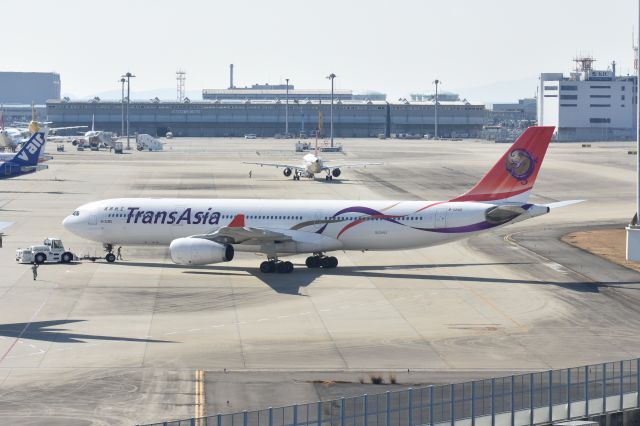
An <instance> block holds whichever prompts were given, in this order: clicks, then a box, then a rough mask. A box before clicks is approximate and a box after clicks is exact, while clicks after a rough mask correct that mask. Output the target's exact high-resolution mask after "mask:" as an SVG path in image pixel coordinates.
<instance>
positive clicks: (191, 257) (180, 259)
mask: <svg viewBox="0 0 640 426" xmlns="http://www.w3.org/2000/svg"><path fill="white" fill-rule="evenodd" d="M169 252H170V253H171V260H173V262H174V263H177V264H179V265H206V264H209V263H220V262H229V261H230V260H232V259H233V254H234V250H233V246H231V245H228V244H218V243H216V242H214V241H209V240H205V239H203V238H177V239H175V240H173V241H171V244H170V245H169Z"/></svg>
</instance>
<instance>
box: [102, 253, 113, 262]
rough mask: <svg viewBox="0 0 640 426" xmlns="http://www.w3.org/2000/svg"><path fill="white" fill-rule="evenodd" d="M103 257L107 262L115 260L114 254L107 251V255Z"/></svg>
mask: <svg viewBox="0 0 640 426" xmlns="http://www.w3.org/2000/svg"><path fill="white" fill-rule="evenodd" d="M104 258H105V260H106V261H107V262H109V263H113V262H115V261H116V255H115V254H113V253H107V255H106V256H105V257H104Z"/></svg>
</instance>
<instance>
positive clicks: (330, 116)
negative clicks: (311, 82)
mask: <svg viewBox="0 0 640 426" xmlns="http://www.w3.org/2000/svg"><path fill="white" fill-rule="evenodd" d="M327 78H328V79H329V80H331V107H330V109H329V123H330V125H331V131H330V132H331V148H333V79H334V78H336V75H335V74H334V73H331V74H329V75H328V76H327Z"/></svg>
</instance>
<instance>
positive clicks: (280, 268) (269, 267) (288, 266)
mask: <svg viewBox="0 0 640 426" xmlns="http://www.w3.org/2000/svg"><path fill="white" fill-rule="evenodd" d="M260 272H262V273H263V274H271V273H273V272H277V273H279V274H290V273H291V272H293V263H291V262H289V261H286V262H282V261H280V260H277V259H269V260H265V261H264V262H262V263H261V264H260Z"/></svg>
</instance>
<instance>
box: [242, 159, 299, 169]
mask: <svg viewBox="0 0 640 426" xmlns="http://www.w3.org/2000/svg"><path fill="white" fill-rule="evenodd" d="M242 163H243V164H257V165H258V166H260V167H262V166H267V167H275V168H280V167H282V168H289V169H292V170H304V167H302V166H300V165H297V166H294V165H291V164H281V163H250V162H247V161H243V162H242Z"/></svg>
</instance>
